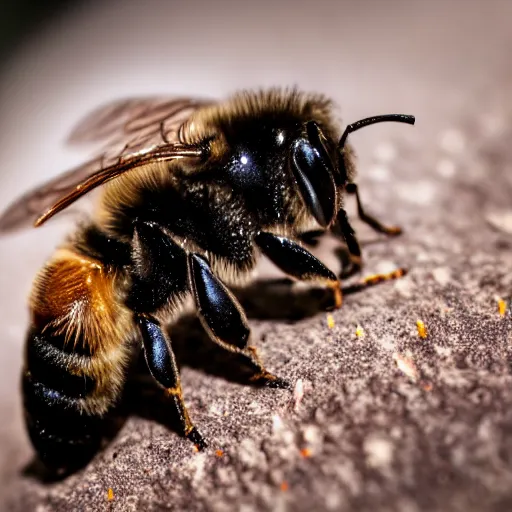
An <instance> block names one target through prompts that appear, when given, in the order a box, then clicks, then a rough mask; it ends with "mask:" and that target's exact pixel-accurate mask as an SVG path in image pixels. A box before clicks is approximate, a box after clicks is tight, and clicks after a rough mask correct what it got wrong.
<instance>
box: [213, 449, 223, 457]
mask: <svg viewBox="0 0 512 512" xmlns="http://www.w3.org/2000/svg"><path fill="white" fill-rule="evenodd" d="M215 455H217V457H222V456H223V455H224V452H223V451H222V450H215Z"/></svg>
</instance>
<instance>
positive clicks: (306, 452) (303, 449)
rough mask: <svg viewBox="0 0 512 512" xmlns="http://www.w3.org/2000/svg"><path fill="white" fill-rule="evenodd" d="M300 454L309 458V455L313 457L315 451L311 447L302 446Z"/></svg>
mask: <svg viewBox="0 0 512 512" xmlns="http://www.w3.org/2000/svg"><path fill="white" fill-rule="evenodd" d="M300 454H301V455H302V456H303V457H304V458H305V459H309V457H311V455H313V453H312V452H311V450H310V449H309V448H302V450H301V451H300Z"/></svg>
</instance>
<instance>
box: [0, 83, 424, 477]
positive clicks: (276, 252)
mask: <svg viewBox="0 0 512 512" xmlns="http://www.w3.org/2000/svg"><path fill="white" fill-rule="evenodd" d="M333 111H334V107H333V104H332V103H331V101H330V100H328V99H326V98H325V97H324V96H322V95H317V94H308V93H303V92H300V91H297V90H295V89H294V90H282V89H271V90H266V91H253V92H247V91H244V92H240V93H236V94H234V95H233V96H232V97H230V98H228V99H227V100H225V101H219V102H215V101H210V100H204V99H189V98H178V99H176V98H174V99H160V98H145V99H130V100H123V101H117V102H114V103H112V104H110V105H107V106H105V107H103V108H100V109H99V110H97V111H95V112H93V113H92V114H91V115H89V116H88V117H87V118H86V119H85V120H84V121H83V122H82V123H81V124H79V125H78V127H77V128H76V129H75V130H74V131H73V132H72V134H71V137H70V141H71V142H87V143H94V142H103V144H104V149H103V151H101V153H100V154H99V156H98V157H96V158H94V159H93V160H90V161H89V162H87V163H85V164H84V165H81V166H79V167H77V168H75V169H73V170H71V171H69V172H67V173H65V174H63V175H61V176H58V177H57V178H55V179H53V180H51V181H49V182H48V183H46V184H44V185H42V186H40V187H38V188H36V189H34V190H32V191H29V192H28V193H26V194H25V195H24V196H22V197H21V198H20V199H19V200H18V201H16V202H15V203H13V204H12V205H11V206H10V207H9V208H8V209H7V211H6V212H5V213H4V214H3V215H2V216H1V217H0V232H8V231H11V230H13V229H17V228H20V227H23V226H25V225H27V224H30V223H34V224H35V226H41V225H42V224H44V223H45V222H46V221H47V220H48V219H50V218H51V217H53V216H54V215H55V214H57V213H58V212H60V211H62V210H64V209H65V208H67V207H68V206H70V205H71V204H72V203H74V202H75V201H76V200H78V199H79V198H81V197H82V196H84V195H85V194H88V193H89V192H91V191H92V190H93V189H96V188H97V187H101V188H100V189H99V190H98V192H99V197H98V199H97V205H96V210H95V212H94V213H93V214H92V215H91V216H90V218H89V219H88V220H87V221H86V222H83V223H81V224H80V225H79V226H78V228H77V230H76V231H75V232H74V234H72V235H71V236H70V237H69V238H68V239H67V240H66V241H65V243H64V244H63V245H62V246H61V247H59V248H58V249H57V250H56V252H55V253H54V254H53V256H52V257H51V258H50V260H49V261H48V262H47V263H46V264H45V266H44V267H43V268H42V270H41V271H40V272H39V274H38V275H37V277H36V279H35V282H34V285H33V289H32V292H31V296H30V313H31V320H30V327H29V329H28V335H27V340H26V349H25V363H24V368H23V371H22V387H23V397H24V411H25V419H26V425H27V430H28V433H29V436H30V439H31V441H32V444H33V446H34V447H35V449H36V451H37V453H38V454H39V457H40V459H41V460H42V461H43V462H44V463H45V464H46V466H47V467H49V468H51V469H53V470H57V471H62V472H66V471H70V470H72V469H75V468H78V467H81V466H83V465H85V464H86V463H87V462H88V461H89V460H90V459H91V457H92V456H93V455H94V454H95V452H96V451H97V450H98V449H99V447H100V443H101V438H102V424H103V422H104V419H105V416H106V415H107V413H108V412H109V411H110V410H111V409H112V408H113V407H114V405H115V404H116V402H117V401H118V399H119V397H120V395H121V393H122V390H123V386H124V383H125V378H126V373H127V368H128V365H129V361H130V359H131V357H132V354H133V352H134V345H135V346H136V345H137V344H138V345H139V346H142V347H143V349H144V354H145V360H146V363H147V366H148V368H149V371H150V373H151V375H152V376H153V377H154V379H155V380H156V382H157V383H158V384H159V385H160V387H161V388H162V392H163V394H164V396H165V397H166V400H167V402H168V404H169V407H170V408H171V409H174V410H175V411H176V413H177V416H178V417H179V421H180V424H181V427H182V429H183V435H184V436H185V437H187V438H188V439H189V440H191V441H192V442H193V443H195V444H196V445H197V446H198V447H199V448H204V447H205V446H206V442H205V440H204V439H203V437H202V436H201V434H200V433H199V430H198V429H197V428H196V426H195V425H194V422H193V421H192V418H191V416H190V414H189V413H188V411H187V408H186V406H185V402H184V398H183V393H182V387H181V383H180V375H179V372H178V366H177V364H176V359H175V356H174V353H173V348H172V341H171V338H170V336H169V334H168V332H167V330H166V329H165V326H166V324H168V322H169V319H170V318H171V317H172V316H175V315H176V314H177V313H178V312H179V311H180V310H181V309H182V308H183V306H184V304H185V302H186V300H187V298H191V299H192V300H193V302H194V303H195V307H196V310H197V314H198V316H199V318H200V320H201V323H202V325H203V326H204V329H205V330H206V332H207V334H208V335H209V337H210V338H211V340H212V341H213V342H215V343H216V344H218V345H219V346H220V347H222V348H223V349H225V350H227V351H230V352H232V353H234V354H236V355H237V357H239V359H240V362H241V364H243V365H245V366H247V368H248V369H249V370H250V374H251V377H250V380H251V381H252V382H254V383H256V384H261V385H267V386H270V387H287V382H286V381H285V380H283V379H281V378H279V377H277V376H275V375H274V374H272V373H271V372H269V371H268V370H267V369H266V368H265V366H264V365H263V363H262V361H261V360H260V358H259V357H258V355H257V353H256V350H255V348H254V347H252V346H251V345H250V344H249V341H250V328H249V325H248V321H247V318H246V316H245V314H244V311H243V309H242V307H241V306H240V304H239V303H238V302H237V300H236V298H235V296H234V295H233V293H232V292H231V291H230V287H231V286H234V285H240V284H243V283H247V282H248V281H249V280H250V277H251V271H252V270H253V268H254V267H255V264H256V261H257V259H258V256H259V255H260V254H264V255H266V256H267V257H268V258H269V259H270V260H271V261H272V262H273V263H274V264H275V265H276V266H277V267H278V268H279V269H281V270H282V271H283V272H284V273H285V274H287V275H288V276H289V277H291V278H293V279H296V280H300V281H306V282H316V283H317V284H318V283H319V284H320V286H323V287H325V289H326V290H327V291H328V293H330V294H332V302H333V307H334V308H338V307H340V306H341V303H342V293H341V286H340V278H344V277H347V276H349V275H352V274H354V273H355V272H357V271H359V270H360V268H361V265H362V260H361V250H360V246H359V243H358V240H357V237H356V234H355V232H354V230H353V229H352V227H351V225H350V223H349V220H348V217H347V214H346V211H345V209H344V204H343V198H344V195H345V194H352V195H354V196H355V199H356V201H357V206H358V215H359V217H360V218H361V219H362V220H363V221H364V222H366V223H367V224H369V225H370V226H371V227H372V228H373V229H374V230H376V231H378V232H381V233H385V234H386V235H390V236H394V235H398V234H399V233H400V229H399V228H398V227H393V226H391V227H390V226H385V225H384V224H382V223H381V222H379V221H378V220H376V219H375V218H373V217H372V216H370V215H369V214H367V213H366V211H365V210H364V208H363V206H362V203H361V200H360V197H359V191H358V187H357V184H356V183H355V181H354V178H355V160H354V152H353V150H352V148H351V146H350V145H348V144H347V136H348V135H349V134H350V133H352V132H353V131H356V130H358V129H360V128H362V127H365V126H368V125H371V124H374V123H380V122H382V121H397V122H402V123H408V124H414V117H413V116H408V115H398V114H392V115H382V116H376V117H370V118H367V119H363V120H361V121H358V122H356V123H353V124H350V125H348V126H347V127H346V129H345V130H344V132H343V133H342V134H340V131H339V129H338V126H337V124H336V122H335V120H334V118H333ZM319 228H320V229H321V230H322V232H326V231H330V232H332V233H333V235H334V236H336V237H338V238H339V239H340V241H342V242H344V243H345V244H346V246H347V248H348V253H349V254H350V262H351V263H350V265H349V266H348V267H347V268H346V269H344V270H343V272H342V274H341V275H340V277H338V276H337V275H336V274H335V273H333V272H332V271H331V270H329V269H328V268H327V267H326V266H325V265H324V264H323V263H322V262H321V261H319V260H318V259H317V258H316V257H314V256H313V255H312V254H311V253H310V252H309V251H308V250H307V249H306V247H305V246H304V244H303V243H301V237H302V236H303V235H305V234H307V233H308V232H310V231H311V230H317V231H318V229H319ZM402 273H403V272H402V271H401V270H399V271H396V272H394V273H391V274H389V275H385V276H375V277H374V278H372V279H369V280H367V282H369V283H373V282H376V281H379V280H384V279H388V278H394V277H398V276H399V275H401V274H402ZM130 340H138V341H137V343H135V344H134V343H132V342H130Z"/></svg>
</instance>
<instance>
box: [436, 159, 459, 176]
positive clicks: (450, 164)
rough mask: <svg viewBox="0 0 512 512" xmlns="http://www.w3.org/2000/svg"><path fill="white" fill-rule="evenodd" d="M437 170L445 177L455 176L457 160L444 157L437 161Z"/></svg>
mask: <svg viewBox="0 0 512 512" xmlns="http://www.w3.org/2000/svg"><path fill="white" fill-rule="evenodd" d="M436 171H437V174H439V176H442V177H443V178H453V176H455V172H456V166H455V162H454V161H453V160H450V159H449V158H442V159H441V160H439V162H437V165H436Z"/></svg>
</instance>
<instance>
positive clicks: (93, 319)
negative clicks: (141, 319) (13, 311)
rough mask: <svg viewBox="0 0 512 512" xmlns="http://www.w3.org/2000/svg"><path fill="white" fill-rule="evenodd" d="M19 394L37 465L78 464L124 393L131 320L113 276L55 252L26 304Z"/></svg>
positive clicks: (81, 258)
mask: <svg viewBox="0 0 512 512" xmlns="http://www.w3.org/2000/svg"><path fill="white" fill-rule="evenodd" d="M31 313H32V325H31V328H30V331H29V334H28V339H27V345H26V360H25V368H24V370H23V393H24V406H25V416H26V422H27V428H28V432H29V435H30V438H31V440H32V443H33V445H34V447H35V448H36V450H37V452H38V453H39V456H40V457H41V459H42V460H43V462H44V463H45V464H46V465H47V466H49V467H52V468H54V469H59V470H68V469H73V468H75V467H79V466H81V465H83V464H85V463H86V462H87V461H88V460H89V459H90V458H91V457H92V456H93V455H94V453H95V452H96V450H97V448H98V447H99V444H100V442H101V437H102V425H103V421H102V420H103V417H104V415H105V414H106V413H107V411H108V410H109V409H110V408H111V407H112V406H113V404H114V403H115V402H116V400H117V398H118V396H119V394H120V392H121V390H122V386H123V382H124V373H125V368H126V364H127V362H128V359H129V355H130V347H129V345H128V341H129V338H130V334H131V328H132V327H131V326H132V320H131V314H130V312H129V311H128V310H127V309H126V308H125V307H124V306H123V304H122V303H121V302H120V301H119V300H118V296H117V287H116V274H115V272H114V270H113V269H109V268H108V267H107V266H105V265H103V264H101V263H100V262H98V261H96V260H94V259H92V258H90V257H87V256H85V255H83V254H80V253H79V252H78V251H76V250H74V249H73V248H69V249H62V250H59V251H58V252H57V253H56V254H55V255H54V257H53V258H52V259H51V260H50V262H49V263H48V264H47V265H46V266H45V267H44V268H43V270H42V271H41V273H40V274H39V276H38V277H37V279H36V281H35V285H34V289H33V293H32V297H31Z"/></svg>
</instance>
